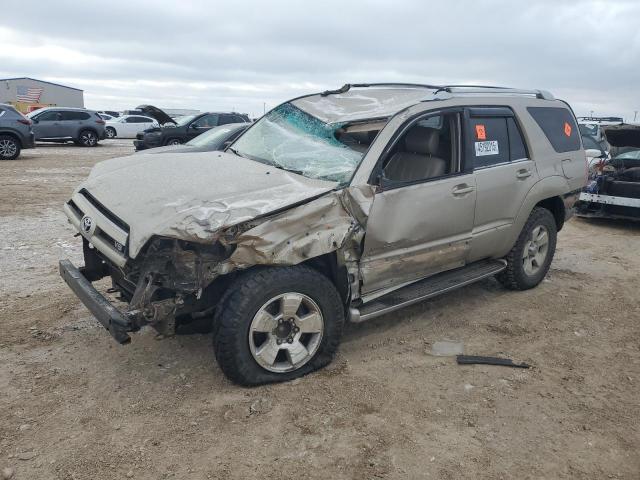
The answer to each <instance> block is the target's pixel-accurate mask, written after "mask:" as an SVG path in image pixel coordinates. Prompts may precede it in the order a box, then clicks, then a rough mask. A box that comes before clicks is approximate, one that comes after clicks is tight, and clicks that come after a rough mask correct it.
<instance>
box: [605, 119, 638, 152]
mask: <svg viewBox="0 0 640 480" xmlns="http://www.w3.org/2000/svg"><path fill="white" fill-rule="evenodd" d="M603 130H604V134H605V136H606V137H607V142H609V145H611V146H612V147H634V148H640V125H629V124H623V125H612V126H608V127H603Z"/></svg>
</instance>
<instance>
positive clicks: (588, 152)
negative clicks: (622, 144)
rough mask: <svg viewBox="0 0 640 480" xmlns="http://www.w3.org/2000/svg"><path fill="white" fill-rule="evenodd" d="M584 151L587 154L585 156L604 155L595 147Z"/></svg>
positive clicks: (595, 156)
mask: <svg viewBox="0 0 640 480" xmlns="http://www.w3.org/2000/svg"><path fill="white" fill-rule="evenodd" d="M584 153H585V154H586V155H587V158H600V157H603V156H604V154H603V153H602V152H601V151H600V150H597V149H595V148H588V149H586V150H585V151H584Z"/></svg>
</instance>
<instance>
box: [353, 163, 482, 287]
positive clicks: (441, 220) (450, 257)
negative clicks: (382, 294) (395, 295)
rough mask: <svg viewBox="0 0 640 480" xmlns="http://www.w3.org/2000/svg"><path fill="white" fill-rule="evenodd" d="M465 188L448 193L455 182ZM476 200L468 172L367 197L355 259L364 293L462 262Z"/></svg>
mask: <svg viewBox="0 0 640 480" xmlns="http://www.w3.org/2000/svg"><path fill="white" fill-rule="evenodd" d="M465 184H466V185H467V186H468V187H471V189H470V191H469V192H468V193H465V194H463V195H456V194H454V193H453V192H454V190H455V189H456V187H458V186H460V185H465ZM475 201H476V193H475V178H474V176H473V175H472V174H468V175H455V176H452V177H447V178H444V179H441V180H435V181H429V182H425V183H421V184H417V185H410V186H406V187H401V188H396V189H393V190H388V191H384V192H380V193H377V194H376V195H375V197H374V199H373V204H372V206H371V212H370V215H369V219H368V223H367V225H368V227H367V233H366V235H365V242H364V252H363V256H362V259H361V262H360V270H361V275H362V281H363V288H362V292H363V293H364V294H367V293H371V292H374V291H376V290H381V289H385V288H389V287H394V286H397V285H401V284H403V283H406V282H409V281H412V280H417V279H420V278H423V277H426V276H429V275H432V274H435V273H438V272H441V271H443V270H447V269H449V268H455V267H458V266H461V265H464V263H465V260H466V256H467V253H468V251H469V249H470V245H471V229H472V227H473V218H474V208H475Z"/></svg>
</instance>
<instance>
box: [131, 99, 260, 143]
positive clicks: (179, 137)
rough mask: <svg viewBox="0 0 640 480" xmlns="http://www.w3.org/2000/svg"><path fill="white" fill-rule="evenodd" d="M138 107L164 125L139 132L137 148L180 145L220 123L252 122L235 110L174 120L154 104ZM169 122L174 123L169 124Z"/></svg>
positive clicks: (136, 141)
mask: <svg viewBox="0 0 640 480" xmlns="http://www.w3.org/2000/svg"><path fill="white" fill-rule="evenodd" d="M138 109H139V110H142V111H144V112H145V113H146V114H147V115H149V116H150V117H153V118H155V119H156V120H157V121H158V123H159V124H160V125H164V126H163V127H156V128H150V129H147V130H145V131H144V132H142V133H139V134H138V135H137V136H136V139H135V140H134V141H133V145H134V146H135V147H136V150H145V149H147V148H154V147H160V146H163V145H180V144H183V143H187V142H188V141H189V140H192V139H193V138H195V137H197V136H198V135H201V134H203V133H205V132H207V131H209V130H211V129H212V128H213V127H217V126H219V125H227V124H229V123H246V122H250V120H249V117H248V116H247V115H245V114H241V113H234V112H230V113H222V112H205V113H199V114H197V115H186V116H184V117H180V118H178V119H177V120H173V119H171V117H169V115H167V114H166V113H165V112H163V111H162V110H160V109H159V108H156V107H154V106H152V105H141V106H139V107H138ZM169 123H172V124H173V125H172V126H167V124H169Z"/></svg>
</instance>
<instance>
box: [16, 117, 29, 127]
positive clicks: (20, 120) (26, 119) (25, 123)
mask: <svg viewBox="0 0 640 480" xmlns="http://www.w3.org/2000/svg"><path fill="white" fill-rule="evenodd" d="M18 122H20V123H22V124H23V125H31V120H29V119H28V118H19V119H18Z"/></svg>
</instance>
